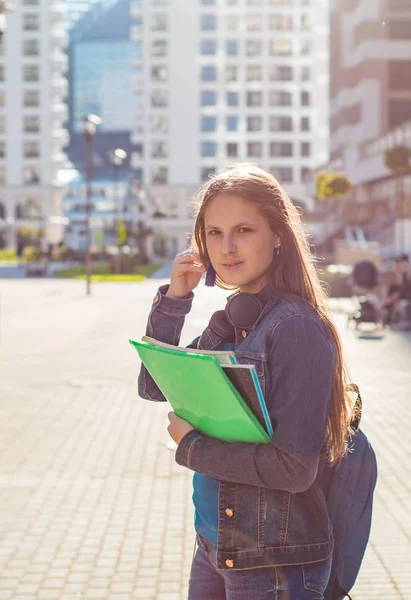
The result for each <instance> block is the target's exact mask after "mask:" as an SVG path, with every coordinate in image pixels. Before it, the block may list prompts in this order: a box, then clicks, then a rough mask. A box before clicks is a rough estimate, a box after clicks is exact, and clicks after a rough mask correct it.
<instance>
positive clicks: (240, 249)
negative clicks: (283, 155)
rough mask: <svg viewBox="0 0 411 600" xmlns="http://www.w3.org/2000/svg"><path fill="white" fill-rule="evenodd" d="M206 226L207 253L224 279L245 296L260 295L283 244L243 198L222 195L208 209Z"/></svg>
mask: <svg viewBox="0 0 411 600" xmlns="http://www.w3.org/2000/svg"><path fill="white" fill-rule="evenodd" d="M204 225H205V236H206V244H207V252H208V255H209V257H210V261H211V264H212V265H213V267H214V269H215V271H216V273H217V275H218V276H219V277H220V279H222V280H223V281H224V282H225V283H226V284H229V285H233V286H237V287H239V288H240V290H241V291H242V292H250V293H252V294H255V293H257V292H259V291H260V290H261V289H262V288H263V287H264V285H265V283H266V273H267V270H268V269H269V267H270V265H271V263H272V260H273V256H274V251H275V247H276V246H277V244H279V242H280V238H279V236H278V235H276V234H275V233H273V232H272V230H271V228H270V226H269V224H268V222H267V220H266V219H265V218H264V217H263V216H262V215H261V214H260V213H259V211H258V210H257V208H256V207H255V206H254V205H253V204H251V202H249V201H248V200H245V199H244V198H243V197H242V196H238V195H236V194H218V195H217V196H214V198H213V199H212V200H210V202H209V204H208V206H207V208H206V209H205V213H204Z"/></svg>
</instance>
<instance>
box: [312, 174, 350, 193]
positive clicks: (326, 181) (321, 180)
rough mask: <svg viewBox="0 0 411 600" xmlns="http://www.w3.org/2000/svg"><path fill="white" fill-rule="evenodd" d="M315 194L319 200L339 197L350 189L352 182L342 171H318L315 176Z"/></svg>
mask: <svg viewBox="0 0 411 600" xmlns="http://www.w3.org/2000/svg"><path fill="white" fill-rule="evenodd" d="M315 189H316V195H317V198H318V199H319V200H330V199H331V198H341V197H342V196H345V194H347V193H348V192H349V191H351V190H352V184H351V181H350V180H349V178H348V177H347V175H345V174H344V173H330V172H327V171H320V172H319V173H317V175H316V178H315Z"/></svg>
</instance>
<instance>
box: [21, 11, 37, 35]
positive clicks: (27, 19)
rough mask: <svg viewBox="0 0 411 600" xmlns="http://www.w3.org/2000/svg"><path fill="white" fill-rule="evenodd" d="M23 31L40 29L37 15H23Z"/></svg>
mask: <svg viewBox="0 0 411 600" xmlns="http://www.w3.org/2000/svg"><path fill="white" fill-rule="evenodd" d="M23 29H24V31H38V30H39V29H40V21H39V15H23Z"/></svg>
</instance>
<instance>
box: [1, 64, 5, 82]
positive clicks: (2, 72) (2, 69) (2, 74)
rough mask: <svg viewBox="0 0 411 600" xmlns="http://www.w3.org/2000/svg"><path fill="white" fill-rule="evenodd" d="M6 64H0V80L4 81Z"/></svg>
mask: <svg viewBox="0 0 411 600" xmlns="http://www.w3.org/2000/svg"><path fill="white" fill-rule="evenodd" d="M4 79H5V78H4V65H0V81H4Z"/></svg>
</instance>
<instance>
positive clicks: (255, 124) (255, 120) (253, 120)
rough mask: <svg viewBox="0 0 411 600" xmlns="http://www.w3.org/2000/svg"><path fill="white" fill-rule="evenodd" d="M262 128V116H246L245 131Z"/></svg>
mask: <svg viewBox="0 0 411 600" xmlns="http://www.w3.org/2000/svg"><path fill="white" fill-rule="evenodd" d="M262 128H263V119H262V117H247V131H261V129H262Z"/></svg>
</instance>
